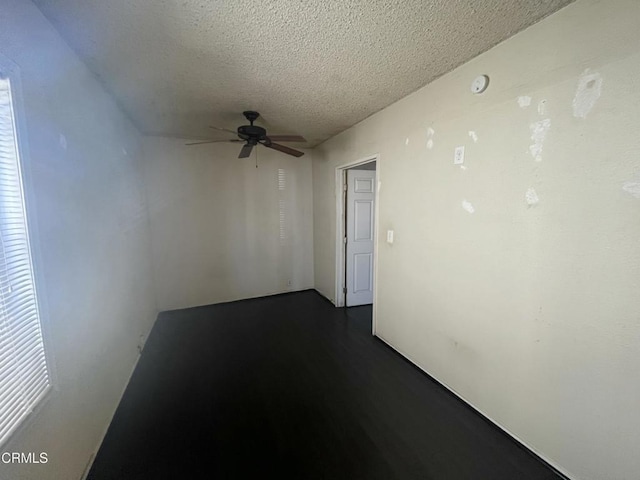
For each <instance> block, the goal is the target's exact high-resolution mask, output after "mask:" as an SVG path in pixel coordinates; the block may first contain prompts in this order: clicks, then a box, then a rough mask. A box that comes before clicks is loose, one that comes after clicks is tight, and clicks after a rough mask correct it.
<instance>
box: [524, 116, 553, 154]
mask: <svg viewBox="0 0 640 480" xmlns="http://www.w3.org/2000/svg"><path fill="white" fill-rule="evenodd" d="M529 128H530V129H531V140H533V143H532V144H531V145H529V152H531V156H532V157H533V158H534V159H535V161H536V162H541V161H542V145H543V143H544V138H545V137H546V135H547V132H548V131H549V129H550V128H551V119H550V118H545V119H544V120H540V121H539V122H535V123H532V124H531V125H529Z"/></svg>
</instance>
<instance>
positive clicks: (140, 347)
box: [138, 335, 144, 354]
mask: <svg viewBox="0 0 640 480" xmlns="http://www.w3.org/2000/svg"><path fill="white" fill-rule="evenodd" d="M143 348H144V335H140V340H139V341H138V353H140V354H142V349H143Z"/></svg>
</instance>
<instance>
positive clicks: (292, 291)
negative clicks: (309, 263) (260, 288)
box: [160, 287, 315, 313]
mask: <svg viewBox="0 0 640 480" xmlns="http://www.w3.org/2000/svg"><path fill="white" fill-rule="evenodd" d="M310 290H314V291H315V289H314V288H313V287H302V288H299V289H296V290H285V291H284V292H280V291H279V292H270V293H265V294H261V295H257V296H255V297H243V298H234V299H231V300H221V301H219V302H213V303H204V304H202V305H192V306H190V307H176V308H169V309H167V310H161V311H160V313H167V312H175V311H177V310H192V309H195V308H206V307H210V306H212V305H224V304H227V303H237V302H246V301H248V300H259V299H261V298H269V297H279V296H282V295H291V294H293V293H300V292H308V291H310Z"/></svg>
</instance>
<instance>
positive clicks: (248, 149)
mask: <svg viewBox="0 0 640 480" xmlns="http://www.w3.org/2000/svg"><path fill="white" fill-rule="evenodd" d="M251 150H253V145H251V144H250V143H247V144H246V145H244V146H243V147H242V150H240V155H238V158H247V157H248V156H249V155H251Z"/></svg>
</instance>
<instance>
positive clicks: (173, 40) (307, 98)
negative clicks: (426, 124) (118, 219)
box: [35, 0, 571, 146]
mask: <svg viewBox="0 0 640 480" xmlns="http://www.w3.org/2000/svg"><path fill="white" fill-rule="evenodd" d="M570 1H571V0H484V1H473V2H472V1H462V0H458V1H453V0H404V1H399V0H396V1H390V0H360V1H357V0H343V1H335V0H324V1H323V0H298V1H293V0H271V1H263V2H256V1H246V0H240V1H212V0H154V1H152V0H35V3H36V5H38V6H39V7H40V9H41V10H42V11H43V13H44V14H45V15H46V16H47V17H48V18H49V19H50V20H51V22H52V23H53V24H54V25H55V26H56V28H57V29H58V30H59V31H60V33H61V34H62V36H63V37H64V38H65V39H66V40H67V42H68V43H69V44H70V45H71V47H72V48H73V49H74V50H75V51H76V52H77V53H78V54H79V55H80V57H81V58H82V59H83V61H85V63H86V64H87V65H88V66H89V68H90V69H91V70H92V71H93V72H94V73H95V74H96V75H98V77H100V78H101V80H102V81H103V82H104V84H105V86H106V87H107V88H108V89H109V90H110V91H111V92H112V93H113V94H114V96H115V97H116V99H117V100H118V102H119V103H120V105H121V106H122V108H123V109H124V110H125V111H126V112H127V113H128V114H129V116H130V117H131V118H132V120H133V121H134V123H135V124H136V125H137V127H138V128H139V129H140V131H141V132H143V133H145V134H154V135H166V136H178V137H184V138H225V137H227V135H226V134H224V133H220V132H215V131H213V130H211V129H209V128H208V125H217V126H222V127H226V128H230V129H235V128H236V126H238V125H240V124H242V123H246V122H243V120H244V118H243V117H242V116H241V112H242V111H243V110H246V109H254V110H258V111H259V112H260V113H261V114H262V116H263V118H262V121H261V122H260V121H259V122H258V123H259V124H262V125H263V126H266V127H267V129H268V131H269V132H270V133H271V134H282V133H291V134H298V135H303V136H305V137H306V138H307V140H308V141H309V145H308V146H314V145H317V144H318V143H320V142H322V141H324V140H326V139H327V138H329V137H331V136H333V135H335V134H337V133H339V132H341V131H342V130H345V129H346V128H348V127H350V126H351V125H354V124H355V123H357V122H359V121H360V120H362V119H364V118H366V117H368V116H369V115H371V114H373V113H374V112H376V111H378V110H380V109H382V108H384V107H386V106H387V105H389V104H391V103H393V102H394V101H396V100H398V99H400V98H402V97H403V96H405V95H407V94H409V93H411V92H413V91H415V90H417V89H418V88H420V87H422V86H424V85H426V84H427V83H429V82H430V81H432V80H433V79H435V78H436V77H438V76H440V75H442V74H444V73H446V72H448V71H450V70H452V69H453V68H455V67H456V66H458V65H460V64H462V63H464V62H466V61H468V60H470V59H471V58H473V57H475V56H476V55H478V54H479V53H481V52H483V51H485V50H487V49H488V48H490V47H492V46H493V45H495V44H497V43H499V42H500V41H502V40H504V39H506V38H508V37H509V36H511V35H513V34H514V33H516V32H518V31H519V30H522V29H523V28H525V27H527V26H529V25H531V24H532V23H535V22H536V21H538V20H540V19H541V18H542V17H544V16H546V15H548V14H550V13H552V12H554V11H556V10H557V9H559V8H560V7H562V6H564V5H566V4H567V3H570ZM292 146H293V145H292ZM299 146H304V145H299Z"/></svg>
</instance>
